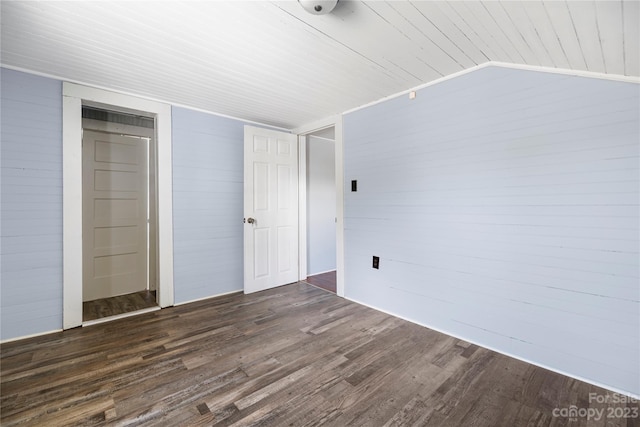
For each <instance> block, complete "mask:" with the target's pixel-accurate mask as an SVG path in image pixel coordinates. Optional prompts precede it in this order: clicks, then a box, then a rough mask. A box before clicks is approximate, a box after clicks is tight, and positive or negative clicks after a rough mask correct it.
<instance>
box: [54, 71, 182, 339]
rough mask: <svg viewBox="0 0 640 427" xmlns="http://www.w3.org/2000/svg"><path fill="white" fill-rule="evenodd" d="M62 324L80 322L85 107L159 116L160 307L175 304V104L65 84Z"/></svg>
mask: <svg viewBox="0 0 640 427" xmlns="http://www.w3.org/2000/svg"><path fill="white" fill-rule="evenodd" d="M62 90H63V99H62V117H63V120H62V133H63V151H62V153H63V170H62V183H63V196H62V198H63V204H62V207H63V229H64V231H63V312H62V313H63V323H62V326H63V328H64V329H69V328H73V327H76V326H80V325H82V276H83V273H82V264H83V263H82V105H83V104H87V105H93V106H98V107H102V108H106V109H113V110H116V111H122V112H125V113H126V112H129V113H134V114H140V113H141V112H144V113H148V114H149V115H150V116H152V117H155V120H156V128H155V135H156V138H155V140H156V156H157V159H156V174H157V182H156V189H157V193H156V197H157V199H156V200H157V253H158V256H157V257H158V263H157V270H158V296H157V299H158V305H160V307H169V306H171V305H173V302H174V294H173V198H172V197H173V191H172V187H173V185H172V184H173V177H172V160H171V157H172V156H171V154H172V153H171V106H170V105H169V104H164V103H159V102H156V101H151V100H148V99H143V98H140V97H137V96H132V95H127V94H123V93H117V92H112V91H107V90H104V89H98V88H94V87H89V86H84V85H78V84H75V83H69V82H63V85H62Z"/></svg>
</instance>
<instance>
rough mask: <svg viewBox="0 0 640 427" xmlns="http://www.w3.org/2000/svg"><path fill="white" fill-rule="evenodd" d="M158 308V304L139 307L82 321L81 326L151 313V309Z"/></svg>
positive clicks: (155, 309)
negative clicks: (134, 309)
mask: <svg viewBox="0 0 640 427" xmlns="http://www.w3.org/2000/svg"><path fill="white" fill-rule="evenodd" d="M158 310H160V307H158V306H155V307H148V308H141V309H140V310H136V311H130V312H128V313H122V314H116V315H114V316H108V317H102V318H100V319H95V320H88V321H86V322H82V327H83V328H84V327H85V326H93V325H99V324H100V323H106V322H110V321H112V320H118V319H124V318H126V317H131V316H137V315H139V314H145V313H151V312H152V311H158Z"/></svg>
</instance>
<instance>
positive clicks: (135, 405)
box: [0, 283, 638, 427]
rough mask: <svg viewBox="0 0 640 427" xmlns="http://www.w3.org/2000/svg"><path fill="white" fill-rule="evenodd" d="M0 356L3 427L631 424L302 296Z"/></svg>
mask: <svg viewBox="0 0 640 427" xmlns="http://www.w3.org/2000/svg"><path fill="white" fill-rule="evenodd" d="M0 353H1V379H0V382H1V387H0V394H1V398H0V400H1V412H0V413H1V421H2V425H3V426H14V425H20V426H36V425H37V426H45V425H46V426H61V425H144V426H178V425H180V426H214V425H215V426H230V425H234V426H240V425H244V426H249V425H254V426H255V425H260V426H267V425H269V426H321V425H323V426H413V425H416V426H456V427H457V426H491V427H495V426H567V425H571V426H587V425H589V426H633V425H638V424H637V423H638V419H637V418H623V417H615V418H602V419H600V420H598V421H594V420H592V421H590V422H589V423H587V420H586V417H584V416H578V417H577V418H576V419H575V421H571V420H570V419H569V418H567V417H566V416H561V415H560V412H559V411H561V410H563V409H566V410H569V409H570V408H571V407H572V405H575V407H577V408H579V409H582V408H584V409H585V410H586V409H588V408H594V409H604V410H606V408H608V407H611V408H613V407H614V405H613V404H605V403H598V402H601V401H602V400H600V399H598V400H597V401H595V400H594V399H592V401H591V402H590V401H589V393H596V395H595V396H602V397H603V399H604V396H606V395H607V394H608V395H612V393H611V392H607V391H605V390H603V389H600V388H598V387H595V386H591V385H588V384H585V383H583V382H580V381H577V380H574V379H570V378H567V377H564V376H562V375H558V374H555V373H552V372H549V371H547V370H544V369H541V368H537V367H534V366H532V365H529V364H527V363H523V362H520V361H517V360H514V359H512V358H509V357H506V356H503V355H500V354H497V353H494V352H491V351H489V350H486V349H483V348H479V347H477V346H475V345H472V344H469V343H467V342H463V341H460V340H457V339H454V338H451V337H449V336H446V335H443V334H440V333H437V332H434V331H432V330H430V329H427V328H423V327H420V326H417V325H414V324H412V323H409V322H406V321H403V320H400V319H397V318H394V317H392V316H388V315H386V314H383V313H380V312H377V311H375V310H372V309H369V308H367V307H363V306H360V305H358V304H355V303H351V302H349V301H347V300H344V299H341V298H339V297H337V296H335V295H332V294H331V293H329V292H325V291H323V290H321V289H317V288H315V287H313V286H309V285H307V284H303V283H298V284H292V285H287V286H284V287H280V288H276V289H272V290H269V291H265V292H258V293H255V294H251V295H243V294H233V295H227V296H223V297H219V298H215V299H210V300H205V301H199V302H195V303H191V304H187V305H183V306H179V307H173V308H168V309H164V310H160V311H154V312H150V313H146V314H141V315H139V316H134V317H129V318H126V319H120V320H115V321H113V322H108V323H103V324H99V325H94V326H90V327H85V328H77V329H73V330H68V331H65V332H60V333H54V334H49V335H46V336H42V337H36V338H29V339H25V340H21V341H16V342H11V343H6V344H3V345H2V348H1V352H0ZM617 407H619V408H620V412H617V414H622V413H623V412H622V411H628V412H629V414H631V413H632V412H631V411H633V410H636V408H637V403H635V404H631V403H618V404H617ZM554 413H556V415H558V416H554ZM614 414H616V412H614ZM605 415H606V413H605Z"/></svg>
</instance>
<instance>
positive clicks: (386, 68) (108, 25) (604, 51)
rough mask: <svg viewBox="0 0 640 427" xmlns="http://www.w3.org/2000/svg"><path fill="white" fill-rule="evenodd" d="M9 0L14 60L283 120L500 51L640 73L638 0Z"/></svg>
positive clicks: (344, 105) (449, 71) (296, 122)
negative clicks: (322, 6)
mask: <svg viewBox="0 0 640 427" xmlns="http://www.w3.org/2000/svg"><path fill="white" fill-rule="evenodd" d="M0 8H1V10H0V19H1V30H0V31H1V34H0V36H1V37H2V52H1V53H2V54H1V63H2V65H3V66H6V67H8V68H13V69H21V70H28V71H30V72H34V73H41V74H42V75H48V76H52V77H56V78H59V79H62V80H65V81H69V82H75V83H80V84H83V85H87V86H93V87H98V88H104V89H107V90H110V91H114V92H121V93H126V94H135V95H136V96H139V97H142V98H146V99H150V100H156V101H161V102H165V103H170V104H172V105H176V106H184V107H186V108H191V109H195V110H199V111H206V112H214V113H216V114H218V115H221V116H224V117H232V118H240V119H242V120H246V121H248V122H252V123H256V124H266V125H271V126H275V127H278V128H283V129H292V128H297V127H300V126H302V125H303V124H305V123H312V122H314V121H315V120H318V119H319V118H323V117H329V116H332V115H335V114H339V113H341V112H343V111H348V110H351V109H354V108H357V107H359V106H363V105H367V104H369V103H371V102H374V101H376V100H380V99H384V98H386V97H389V96H393V95H394V94H398V93H403V92H406V91H409V90H412V88H416V87H420V86H421V85H424V84H427V83H429V82H433V81H438V80H439V79H442V78H444V77H448V76H451V75H456V73H459V72H463V71H465V70H469V69H477V68H476V67H479V66H484V64H487V63H493V64H496V63H502V64H514V66H527V67H543V68H550V69H554V70H570V71H571V72H580V73H582V72H585V73H594V74H584V75H588V76H589V77H594V76H597V75H607V76H621V77H620V78H621V79H624V78H625V76H626V77H632V78H637V77H639V76H640V65H639V62H640V60H639V56H640V35H639V33H638V27H639V26H638V22H640V2H638V1H635V0H612V1H580V2H576V1H571V0H569V1H564V0H542V1H497V0H490V1H455V2H444V1H349V0H341V1H340V2H339V3H338V4H337V6H336V7H335V9H334V10H333V11H332V12H331V13H330V14H327V15H312V14H310V13H307V12H306V11H305V10H304V9H303V8H302V7H301V6H300V4H298V2H297V1H258V2H254V1H211V2H190V1H177V0H176V1H145V2H114V1H99V0H98V1H90V2H33V1H3V2H0ZM559 72H561V71H559ZM581 75H583V74H581ZM625 81H626V80H625ZM632 81H633V80H632Z"/></svg>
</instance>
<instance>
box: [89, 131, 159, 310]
mask: <svg viewBox="0 0 640 427" xmlns="http://www.w3.org/2000/svg"><path fill="white" fill-rule="evenodd" d="M147 144H148V141H147V140H146V139H144V138H138V137H131V136H124V135H118V134H113V133H103V132H94V131H90V130H86V129H85V130H84V132H83V137H82V145H83V287H82V299H83V301H91V300H95V299H98V298H107V297H112V296H116V295H123V294H128V293H133V292H137V291H141V290H144V289H146V287H147V214H148V207H147V206H148V203H147V186H148V184H147V182H148V170H147V169H148V167H147Z"/></svg>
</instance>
